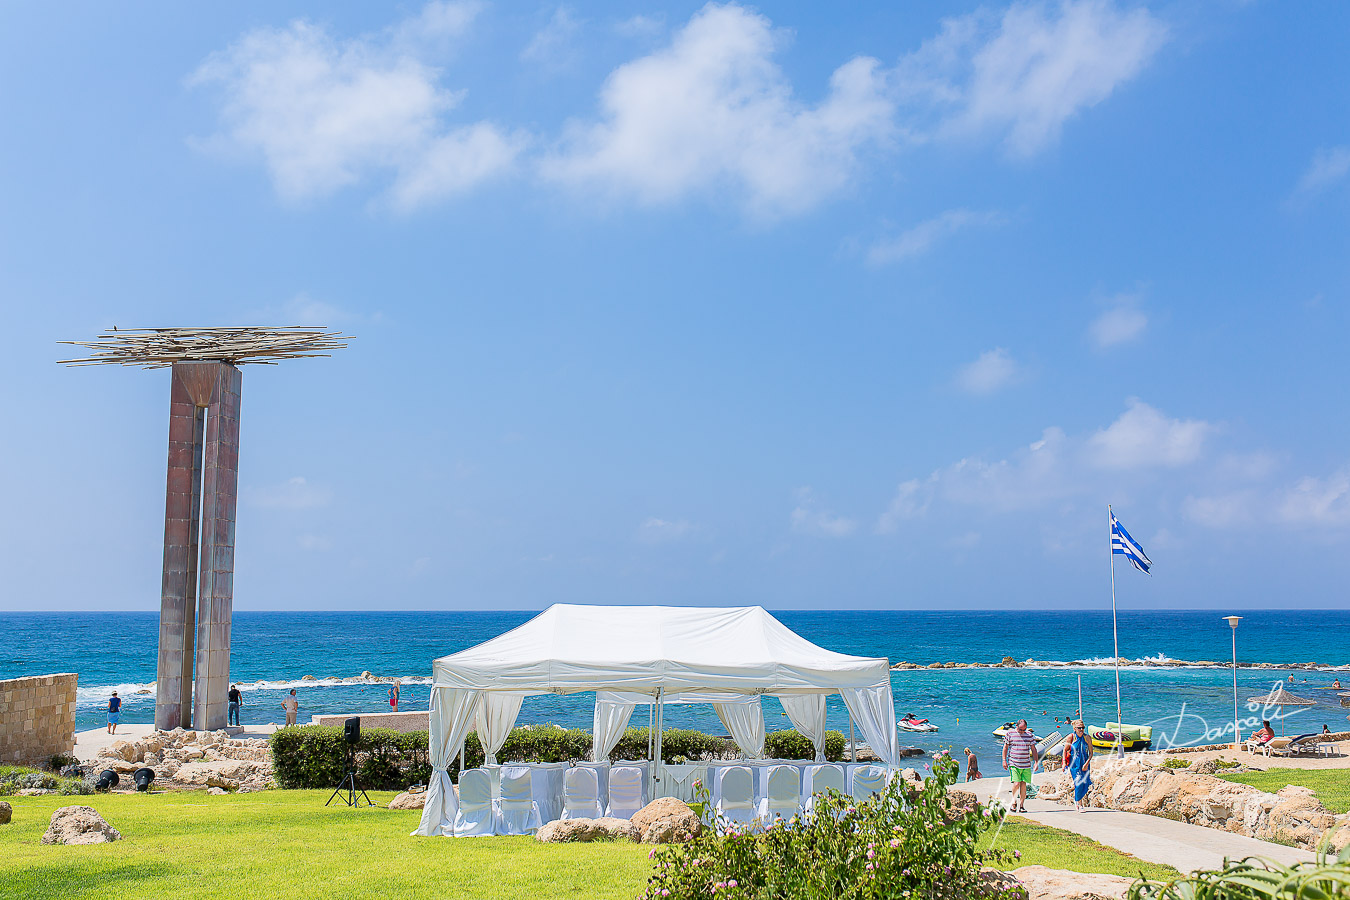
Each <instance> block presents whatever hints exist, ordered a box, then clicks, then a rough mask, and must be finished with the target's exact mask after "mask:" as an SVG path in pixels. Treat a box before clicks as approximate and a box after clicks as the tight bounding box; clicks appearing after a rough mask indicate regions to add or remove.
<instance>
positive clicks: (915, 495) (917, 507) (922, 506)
mask: <svg viewBox="0 0 1350 900" xmlns="http://www.w3.org/2000/svg"><path fill="white" fill-rule="evenodd" d="M930 499H931V492H929V491H926V490H925V489H924V485H922V484H920V483H919V480H918V479H917V478H911V479H910V480H909V481H904V482H901V483H900V486H899V487H897V488H896V489H895V497H894V498H892V500H891V505H890V506H888V507H886V511H885V512H883V513H882V514H881V515H880V516H879V517H878V518H877V526H876V532H877V534H892V533H894V532H895V530H896V529H897V528H899V526H900V523H901V522H902V521H904V520H906V519H914V518H918V517H919V516H922V515H923V514H924V513H925V512H927V510H928V503H929V500H930Z"/></svg>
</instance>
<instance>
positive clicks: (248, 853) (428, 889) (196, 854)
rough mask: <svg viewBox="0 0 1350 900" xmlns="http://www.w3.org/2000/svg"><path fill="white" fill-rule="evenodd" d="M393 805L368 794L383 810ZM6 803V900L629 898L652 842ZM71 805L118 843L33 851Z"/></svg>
mask: <svg viewBox="0 0 1350 900" xmlns="http://www.w3.org/2000/svg"><path fill="white" fill-rule="evenodd" d="M390 797H392V794H380V793H373V792H372V794H371V799H373V800H375V801H376V802H379V803H383V802H387V801H388V800H389V799H390ZM6 799H7V800H8V801H9V802H10V803H11V804H13V806H14V821H13V823H12V824H10V825H4V826H0V885H3V891H0V894H3V896H4V897H5V898H6V900H9V898H15V900H19V898H23V900H37V898H44V900H45V898H62V900H67V898H69V900H81V898H88V900H117V898H142V897H155V898H157V900H158V898H164V900H173V898H183V900H212V898H220V900H225V898H240V900H248V898H259V900H262V898H266V900H273V898H280V900H304V898H324V900H327V898H352V900H360V898H365V897H390V898H398V900H417V898H427V900H433V898H434V900H450V898H461V897H462V898H521V900H525V898H528V900H546V898H554V897H577V898H585V900H602V898H611V897H612V898H624V900H630V898H633V897H636V896H637V895H638V894H639V893H640V892H641V890H642V888H643V886H644V885H645V883H646V880H647V873H648V871H649V868H650V865H651V863H650V862H649V860H648V858H647V851H648V849H649V848H647V847H643V846H640V845H636V844H540V843H537V842H536V841H534V840H533V839H532V838H527V837H526V838H472V839H471V838H465V839H461V840H453V839H447V838H412V837H409V836H408V835H409V832H411V831H412V830H413V829H414V828H416V827H417V822H418V820H419V818H420V813H418V812H417V811H411V810H410V811H393V810H387V809H381V808H376V809H363V810H351V809H348V808H347V807H344V806H337V805H334V806H331V807H327V808H325V807H324V805H323V802H324V801H325V800H326V799H328V792H327V791H266V792H262V793H256V794H236V795H225V796H214V797H213V796H208V795H206V794H205V793H203V792H184V793H167V792H166V793H160V794H150V795H142V794H111V795H98V796H92V797H61V796H43V797H8V798H6ZM78 804H83V805H87V806H92V807H94V808H95V809H96V810H98V811H99V812H100V813H101V814H102V815H103V816H104V818H106V819H107V820H108V821H109V822H110V823H111V824H112V826H113V827H114V828H117V829H118V830H119V831H121V832H122V837H123V839H122V840H120V841H117V842H115V843H112V844H100V845H96V846H91V847H64V846H51V847H49V846H44V845H43V844H42V843H40V839H41V837H42V833H43V831H45V830H46V828H47V824H48V822H49V821H50V819H51V814H52V811H53V810H54V809H56V808H57V807H60V806H69V805H78ZM989 839H990V838H988V837H986V842H987V841H988V840H989ZM998 841H999V846H1001V847H1006V848H1009V849H1018V850H1020V851H1021V853H1022V859H1021V861H1020V862H1021V864H1022V865H1030V864H1036V863H1039V864H1041V865H1047V866H1053V867H1055V868H1065V869H1073V870H1076V871H1080V872H1105V873H1109V874H1118V875H1127V876H1134V875H1138V874H1139V873H1140V872H1141V871H1143V872H1144V873H1146V874H1148V875H1151V876H1154V877H1166V876H1172V877H1175V874H1176V873H1175V872H1173V871H1172V870H1170V869H1168V868H1167V867H1165V866H1156V865H1151V864H1148V863H1142V862H1140V861H1138V860H1136V859H1134V858H1133V857H1129V856H1126V855H1125V854H1122V853H1117V852H1116V851H1114V850H1110V849H1108V848H1105V847H1102V846H1101V845H1099V844H1096V843H1094V842H1092V841H1090V840H1087V839H1086V838H1081V837H1079V836H1077V835H1074V834H1070V833H1068V832H1063V831H1058V830H1056V829H1053V828H1046V827H1043V826H1039V825H1035V824H1032V823H1030V822H1027V821H1026V820H1020V821H1019V820H1016V819H1014V820H1011V821H1010V822H1009V823H1008V824H1006V825H1005V826H1004V828H1003V830H1002V833H1001V834H1000V836H999V838H998Z"/></svg>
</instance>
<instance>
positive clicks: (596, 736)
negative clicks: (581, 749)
mask: <svg viewBox="0 0 1350 900" xmlns="http://www.w3.org/2000/svg"><path fill="white" fill-rule="evenodd" d="M636 706H637V704H636V703H632V702H629V701H627V700H611V699H601V698H600V697H598V696H597V697H596V700H595V720H594V722H593V723H592V727H591V735H592V737H593V740H592V743H591V761H592V762H608V761H609V752H610V751H611V750H613V749H614V746H615V745H616V744H618V743H619V738H621V737H623V733H624V732H625V731H626V730H627V729H628V721H629V719H631V718H632V717H633V709H634V707H636Z"/></svg>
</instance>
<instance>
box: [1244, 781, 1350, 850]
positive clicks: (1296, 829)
mask: <svg viewBox="0 0 1350 900" xmlns="http://www.w3.org/2000/svg"><path fill="white" fill-rule="evenodd" d="M1275 797H1276V798H1277V800H1276V803H1275V805H1274V806H1273V807H1272V808H1271V810H1270V814H1269V815H1268V816H1267V817H1266V821H1265V824H1264V825H1263V826H1262V827H1261V828H1259V829H1258V830H1257V832H1256V834H1254V835H1253V837H1257V838H1261V839H1262V840H1266V841H1277V842H1279V843H1285V844H1287V843H1292V844H1294V845H1295V846H1298V847H1302V848H1303V849H1305V850H1313V849H1315V848H1316V847H1317V843H1318V840H1319V839H1320V838H1321V837H1322V833H1323V832H1324V831H1327V830H1328V829H1329V828H1331V826H1332V825H1334V824H1335V823H1336V817H1335V815H1333V814H1332V812H1331V810H1329V809H1327V808H1326V807H1325V806H1323V805H1322V804H1321V802H1320V801H1318V799H1317V797H1316V795H1314V794H1313V792H1312V791H1311V790H1309V789H1308V788H1305V787H1298V786H1296V785H1290V786H1289V787H1285V788H1280V790H1278V791H1277V792H1276V793H1275Z"/></svg>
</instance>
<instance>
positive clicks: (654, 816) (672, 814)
mask: <svg viewBox="0 0 1350 900" xmlns="http://www.w3.org/2000/svg"><path fill="white" fill-rule="evenodd" d="M629 822H630V823H631V824H632V826H633V827H634V828H635V829H637V832H638V835H639V839H640V840H641V841H642V843H644V844H682V843H684V842H685V841H690V840H693V839H694V838H695V837H697V836H698V834H699V832H701V831H702V830H703V823H702V822H700V821H699V819H698V816H696V815H694V811H693V810H692V809H690V808H689V807H688V806H687V805H686V804H684V803H682V802H681V801H679V800H676V799H675V798H674V797H662V798H661V799H659V800H653V801H652V802H651V803H648V804H647V805H646V806H644V807H642V809H640V810H638V811H637V812H635V813H633V818H632V819H630V820H629Z"/></svg>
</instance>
